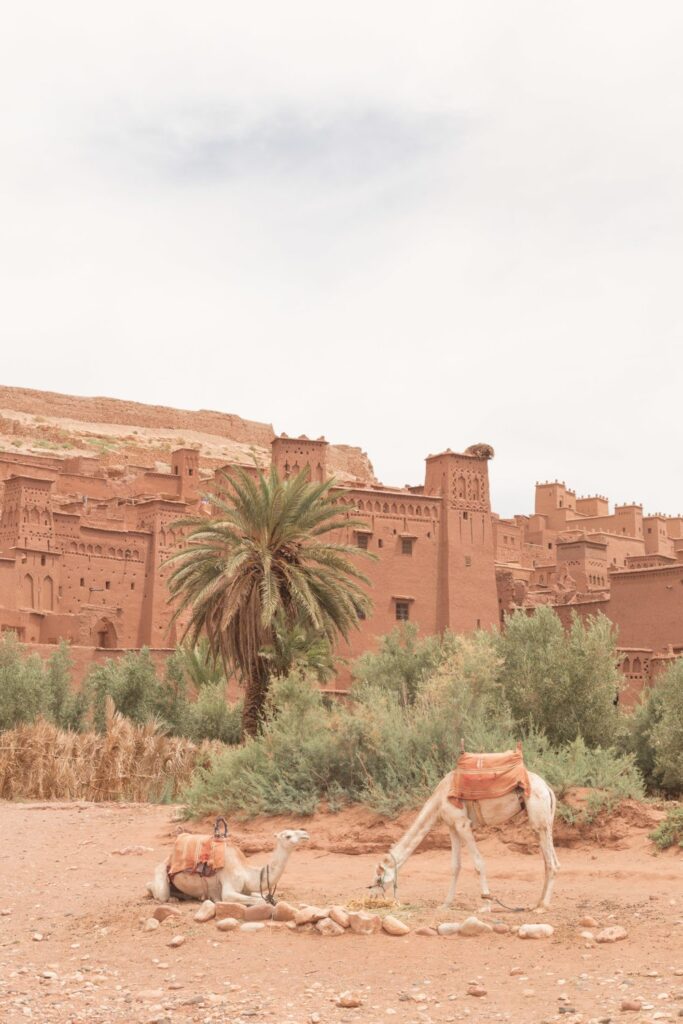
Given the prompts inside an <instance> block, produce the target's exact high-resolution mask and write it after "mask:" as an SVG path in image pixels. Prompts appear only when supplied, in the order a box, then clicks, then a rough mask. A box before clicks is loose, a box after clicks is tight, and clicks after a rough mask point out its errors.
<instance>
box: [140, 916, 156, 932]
mask: <svg viewBox="0 0 683 1024" xmlns="http://www.w3.org/2000/svg"><path fill="white" fill-rule="evenodd" d="M159 927H160V924H159V918H158V917H148V918H147V920H146V921H145V923H144V924H143V926H142V930H143V932H154V931H156V930H157V928H159Z"/></svg>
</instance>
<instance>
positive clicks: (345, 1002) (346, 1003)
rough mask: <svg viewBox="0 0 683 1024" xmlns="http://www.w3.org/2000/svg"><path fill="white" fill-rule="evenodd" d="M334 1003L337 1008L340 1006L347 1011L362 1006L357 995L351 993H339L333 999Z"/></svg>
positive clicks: (361, 1001)
mask: <svg viewBox="0 0 683 1024" xmlns="http://www.w3.org/2000/svg"><path fill="white" fill-rule="evenodd" d="M334 1001H335V1003H336V1004H337V1006H342V1007H344V1009H347V1010H353V1009H355V1007H357V1006H362V1005H363V1000H362V999H361V997H360V996H359V995H358V993H357V992H351V991H347V992H340V993H339V995H338V996H336V997H335V1000H334Z"/></svg>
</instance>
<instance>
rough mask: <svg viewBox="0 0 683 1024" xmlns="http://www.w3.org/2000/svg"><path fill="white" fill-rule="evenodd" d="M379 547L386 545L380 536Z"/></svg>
mask: <svg viewBox="0 0 683 1024" xmlns="http://www.w3.org/2000/svg"><path fill="white" fill-rule="evenodd" d="M377 547H378V548H383V547H384V541H383V540H382V539H381V538H380V540H378V541H377Z"/></svg>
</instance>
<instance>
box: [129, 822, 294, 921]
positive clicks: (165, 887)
mask: <svg viewBox="0 0 683 1024" xmlns="http://www.w3.org/2000/svg"><path fill="white" fill-rule="evenodd" d="M207 838H208V837H207ZM275 839H276V840H277V842H276V844H275V850H274V852H273V855H272V857H271V859H270V861H269V862H268V863H267V864H265V865H264V866H263V867H251V865H249V864H248V863H247V858H246V857H245V856H244V854H243V853H242V851H241V850H238V849H237V847H236V846H233V845H232V843H225V854H224V860H225V864H224V866H223V867H221V868H219V869H218V870H217V871H215V872H214V873H212V874H209V875H203V874H198V873H195V872H193V871H178V872H177V873H174V874H173V877H172V878H171V877H169V866H170V864H171V859H172V858H170V857H169V858H168V859H167V860H165V861H162V863H161V864H158V865H157V867H156V869H155V871H154V878H153V879H152V881H151V882H149V883H148V885H147V891H148V892H149V894H150V896H152V897H153V898H154V899H155V900H158V902H159V903H166V901H167V900H168V898H169V896H170V895H171V884H172V885H173V887H174V888H175V889H177V890H178V891H179V892H181V893H183V894H184V895H185V896H189V897H190V898H192V899H197V900H205V899H211V900H214V901H215V900H222V901H223V902H229V903H244V904H245V905H247V906H249V905H251V904H254V903H259V902H260V901H261V900H262V899H265V898H267V899H269V901H270V902H273V897H274V893H275V889H276V887H277V883H278V881H279V880H280V878H281V876H282V872H283V871H284V870H285V867H286V866H287V861H288V860H289V858H290V855H291V853H292V851H293V850H295V849H296V847H297V846H298V845H299V843H302V842H305V841H306V840H307V839H309V835H308V832H306V831H305V829H302V828H295V829H291V828H286V829H285V830H284V831H283V832H277V833H276V834H275Z"/></svg>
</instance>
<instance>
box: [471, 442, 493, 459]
mask: <svg viewBox="0 0 683 1024" xmlns="http://www.w3.org/2000/svg"><path fill="white" fill-rule="evenodd" d="M495 454H496V453H495V452H494V450H493V448H492V447H491V445H490V444H471V445H470V446H469V448H465V455H476V457H477V458H478V459H492V458H493V456H494V455H495Z"/></svg>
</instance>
